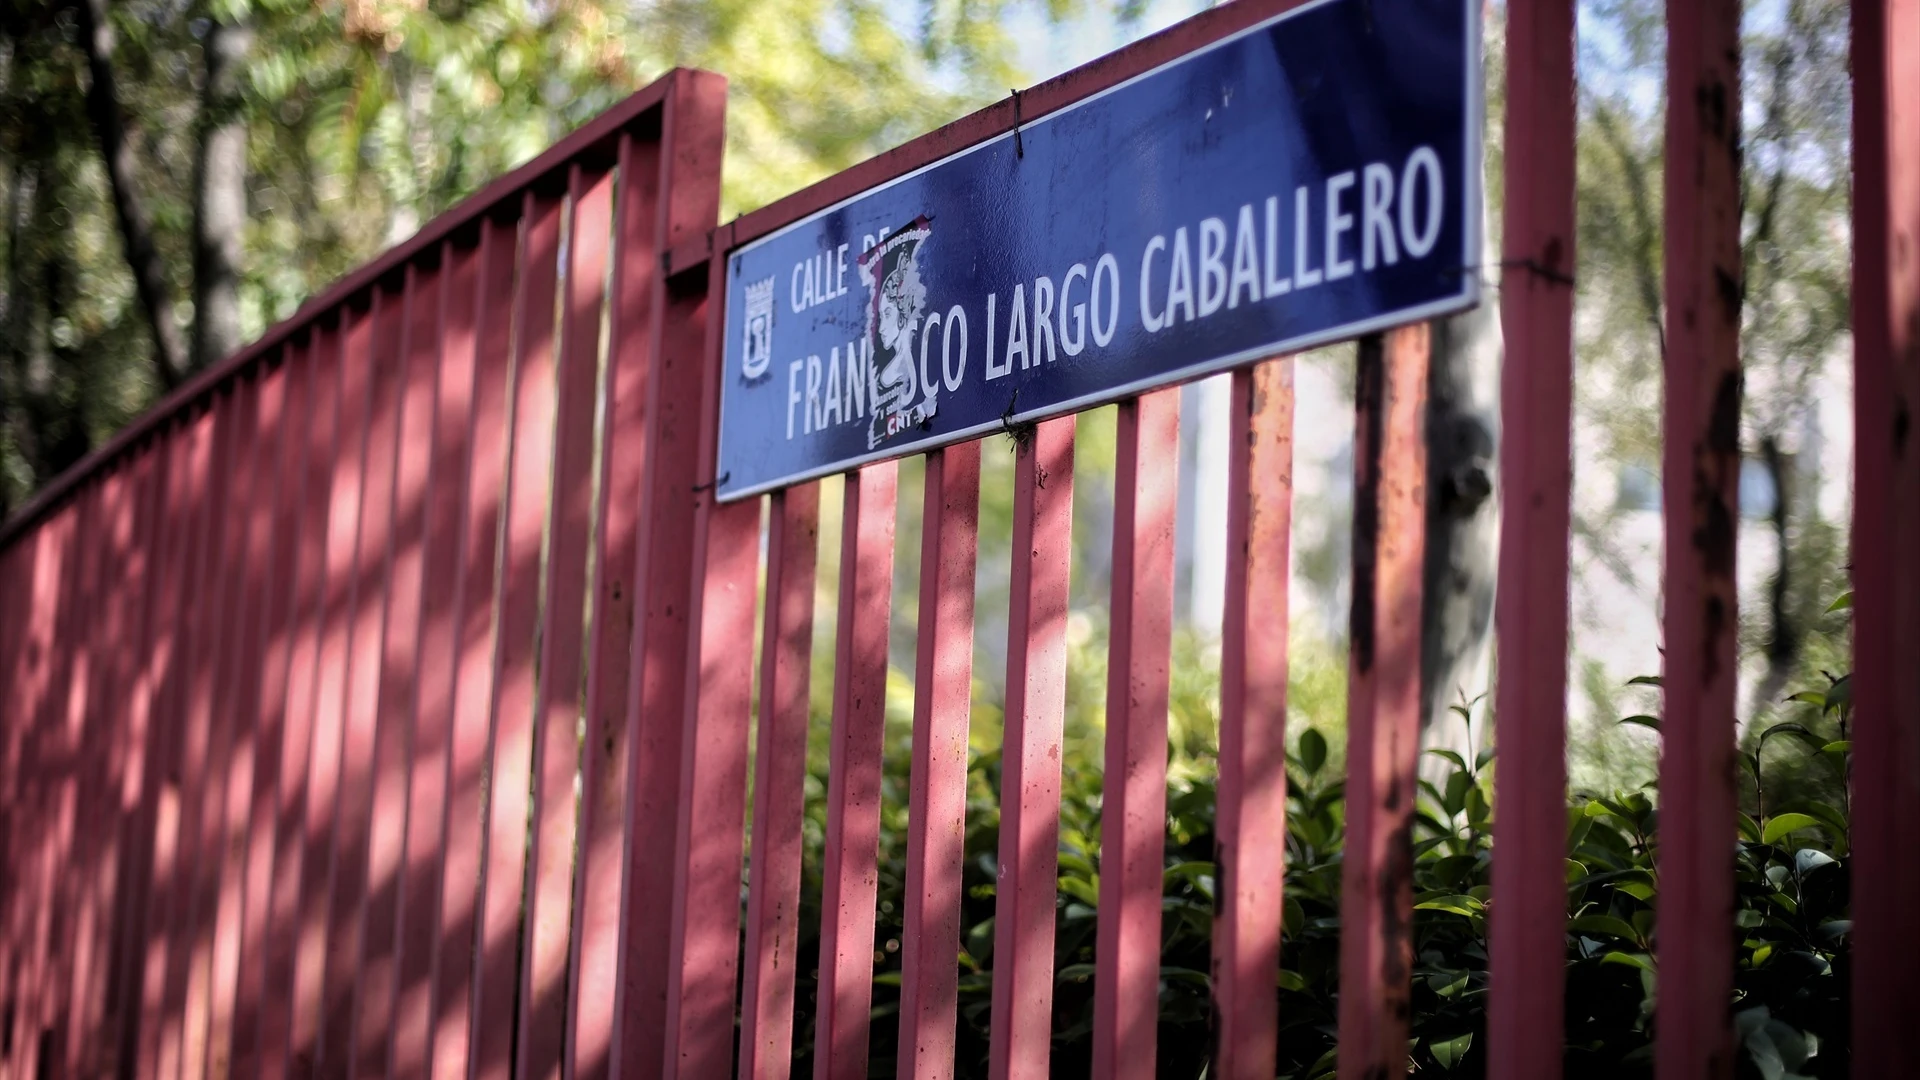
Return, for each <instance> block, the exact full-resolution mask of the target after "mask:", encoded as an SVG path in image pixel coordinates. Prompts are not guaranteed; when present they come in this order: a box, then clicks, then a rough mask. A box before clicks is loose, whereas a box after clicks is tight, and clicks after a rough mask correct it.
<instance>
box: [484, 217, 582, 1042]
mask: <svg viewBox="0 0 1920 1080" xmlns="http://www.w3.org/2000/svg"><path fill="white" fill-rule="evenodd" d="M524 207H525V208H524V210H523V211H522V217H523V218H524V220H525V221H526V228H525V229H524V230H523V232H522V236H521V251H520V259H519V276H518V279H517V280H516V282H515V285H514V300H513V303H514V328H515V331H514V332H515V356H514V374H513V393H514V410H513V449H512V451H511V453H512V457H511V459H510V465H509V475H508V478H507V483H508V487H507V492H506V495H505V496H504V498H505V508H504V510H503V511H502V513H503V515H504V517H505V519H506V520H505V525H504V529H505V532H504V534H503V536H502V542H503V543H504V544H505V548H504V549H503V550H502V552H501V564H500V590H501V591H500V615H499V627H498V630H497V631H496V633H497V634H498V642H499V647H498V651H497V653H496V654H495V660H494V684H493V695H494V696H493V765H492V768H491V769H490V770H489V775H488V788H487V790H488V795H487V818H488V820H487V852H486V859H485V861H484V862H483V863H482V870H481V873H482V877H481V882H482V884H481V890H480V896H481V915H480V944H479V976H480V985H479V995H480V996H479V998H478V1001H477V1004H476V1011H475V1013H474V1026H473V1052H474V1070H475V1071H474V1074H473V1075H474V1080H506V1077H508V1076H509V1075H510V1074H511V1073H512V1071H513V1037H514V998H515V993H516V989H517V986H518V981H519V960H520V917H521V904H522V901H523V894H522V885H523V880H524V876H525V873H526V859H527V814H528V812H529V805H528V790H527V784H528V781H529V778H530V777H531V776H532V770H533V712H534V708H535V706H536V702H535V698H534V693H535V679H536V677H537V672H536V664H537V661H538V656H539V654H538V653H537V652H536V651H535V650H536V649H537V648H538V647H539V639H538V629H539V625H538V624H539V616H540V593H541V585H542V580H541V577H542V575H541V572H540V561H541V560H540V556H541V540H542V536H541V533H542V530H543V529H544V527H545V524H546V520H547V503H548V499H549V497H550V491H549V488H548V480H549V479H550V477H551V473H552V469H553V446H554V392H555V386H554V310H553V309H554V296H555V291H556V290H557V289H558V287H559V282H558V280H557V278H558V274H559V265H558V263H559V257H560V210H561V204H560V200H559V198H557V197H554V196H549V195H536V194H534V193H532V192H529V193H528V194H527V196H526V201H525V204H524Z"/></svg>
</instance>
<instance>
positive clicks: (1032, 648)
mask: <svg viewBox="0 0 1920 1080" xmlns="http://www.w3.org/2000/svg"><path fill="white" fill-rule="evenodd" d="M1074 429H1075V418H1074V416H1072V415H1067V416H1061V417H1056V418H1054V419H1051V420H1044V421H1041V422H1040V423H1039V424H1037V425H1035V426H1034V427H1033V428H1031V429H1030V430H1029V431H1027V432H1025V433H1024V434H1023V435H1022V437H1021V438H1020V439H1019V441H1018V445H1017V448H1016V449H1015V451H1014V463H1013V469H1014V481H1013V483H1014V493H1013V571H1012V575H1011V578H1010V581H1011V585H1010V593H1011V595H1010V597H1009V599H1008V602H1007V706H1006V726H1005V735H1004V737H1003V744H1004V747H1005V749H1004V751H1003V754H1002V757H1001V772H1000V852H999V855H1000V879H999V882H998V885H997V889H996V892H995V895H994V905H993V913H994V920H993V955H994V964H993V1005H992V1009H993V1012H992V1014H991V1018H992V1032H991V1035H990V1038H989V1043H988V1054H989V1057H988V1066H989V1072H988V1075H989V1076H992V1077H993V1078H994V1080H1038V1078H1039V1077H1042V1076H1046V1075H1047V1074H1048V1062H1049V1060H1050V1056H1051V1050H1052V1042H1053V975H1054V970H1053V943H1054V897H1055V896H1056V895H1057V894H1056V892H1055V888H1056V882H1057V880H1058V877H1059V856H1060V852H1059V847H1060V741H1061V728H1062V725H1063V724H1064V722H1065V719H1066V704H1067V702H1066V697H1067V639H1066V631H1067V601H1068V595H1067V585H1068V576H1069V570H1070V564H1071V561H1072V558H1073V434H1074Z"/></svg>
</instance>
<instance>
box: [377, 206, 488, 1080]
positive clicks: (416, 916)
mask: <svg viewBox="0 0 1920 1080" xmlns="http://www.w3.org/2000/svg"><path fill="white" fill-rule="evenodd" d="M478 270H479V266H478V258H477V256H476V253H475V252H474V251H473V249H471V248H459V249H456V248H455V247H454V245H453V244H452V243H451V242H448V243H444V244H442V245H441V246H440V275H441V276H440V282H439V287H438V288H437V289H435V290H434V293H435V299H434V301H433V302H432V304H431V305H430V307H431V309H432V310H431V314H430V315H429V314H426V313H425V312H416V314H417V315H418V316H419V318H417V319H416V320H415V323H414V325H415V330H414V331H413V332H414V333H415V334H416V335H419V336H416V337H415V338H414V339H413V349H412V356H413V359H412V360H410V361H409V362H408V374H409V378H412V377H414V375H415V372H416V371H417V370H418V369H419V368H420V367H431V368H432V370H433V372H434V376H433V381H432V387H431V389H430V391H429V392H430V393H431V394H432V395H433V396H432V399H431V401H430V402H429V403H428V406H427V407H428V408H430V409H431V410H432V418H431V424H432V428H433V433H432V437H431V440H430V443H429V445H428V449H427V453H428V454H429V455H430V458H429V461H428V464H427V470H428V475H429V478H428V480H427V484H426V490H425V492H424V496H423V498H424V502H425V505H424V507H423V509H422V514H423V516H424V520H423V525H422V527H423V529H424V532H423V535H422V537H421V541H420V543H421V559H422V564H421V574H422V578H421V586H420V620H419V621H420V643H419V652H418V656H417V663H418V667H419V676H418V681H417V682H416V683H415V684H414V688H413V700H412V701H411V702H410V704H409V708H410V709H411V710H412V714H413V735H412V742H411V745H410V747H409V750H408V754H407V761H406V763H405V764H404V766H403V767H404V768H405V769H406V770H407V779H406V785H407V807H406V831H405V835H404V837H403V839H402V844H403V847H402V851H401V854H400V862H399V866H398V870H397V872H398V873H399V874H400V875H401V876H402V882H403V883H402V885H401V888H400V897H399V900H400V910H399V917H398V922H397V926H398V934H399V936H398V939H397V940H396V942H395V948H396V950H397V952H398V955H397V957H396V959H395V961H394V964H395V971H396V973H397V976H396V977H397V980H398V981H397V984H396V986H395V993H394V1005H393V1012H392V1019H391V1023H392V1025H393V1035H392V1038H393V1068H392V1070H391V1071H392V1073H393V1075H395V1076H401V1077H423V1076H425V1075H427V1070H428V1066H429V1058H428V1051H429V1049H430V1047H431V1042H430V1040H431V1038H432V1011H433V985H434V975H435V972H436V970H437V964H436V961H437V959H438V957H439V953H440V940H439V931H440V889H441V865H442V859H443V856H442V847H441V845H442V842H443V839H444V837H445V835H446V814H447V752H448V749H449V745H448V737H449V734H450V732H451V728H452V719H453V673H454V665H455V662H456V658H457V655H458V653H457V641H458V638H457V636H456V624H455V610H454V609H455V604H456V601H457V597H458V593H457V590H458V589H459V585H460V551H461V540H462V529H461V521H462V518H461V511H462V507H463V503H464V500H465V496H466V490H467V472H468V469H467V462H468V448H469V445H470V436H471V434H472V430H473V375H474V367H473V357H474V352H473V344H474V342H473V297H474V288H475V281H476V279H477V276H478ZM422 320H426V321H425V323H424V325H423V322H422ZM429 328H430V329H429ZM409 430H412V428H411V421H410V427H409ZM416 437H417V438H421V439H426V435H425V433H424V432H422V433H421V434H420V435H419V436H416Z"/></svg>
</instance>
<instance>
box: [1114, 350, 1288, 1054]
mask: <svg viewBox="0 0 1920 1080" xmlns="http://www.w3.org/2000/svg"><path fill="white" fill-rule="evenodd" d="M1179 442H1180V391H1179V389H1178V388H1170V389H1166V390H1157V391H1155V392H1153V393H1151V394H1144V395H1142V396H1140V397H1137V398H1134V399H1132V400H1130V401H1123V402H1121V403H1120V416H1119V449H1118V455H1117V458H1116V462H1115V468H1114V489H1113V577H1112V580H1111V581H1110V583H1109V584H1110V589H1109V595H1110V597H1111V599H1110V601H1109V610H1110V611H1111V612H1112V631H1111V644H1110V645H1109V646H1108V652H1107V738H1106V760H1105V772H1104V773H1103V776H1104V781H1103V784H1102V790H1103V792H1104V796H1103V797H1102V799H1101V803H1100V919H1099V924H1098V927H1097V930H1096V933H1097V939H1096V944H1095V949H1096V951H1095V954H1094V990H1093V1074H1094V1075H1095V1076H1100V1077H1133V1078H1139V1080H1148V1078H1151V1077H1152V1076H1153V1075H1154V1067H1155V1064H1156V1060H1155V1057H1156V1048H1157V1047H1158V1045H1159V1039H1158V1035H1159V1026H1160V1025H1159V1017H1160V897H1161V876H1162V873H1163V872H1164V870H1165V867H1166V847H1167V844H1166V834H1167V697H1168V685H1169V681H1170V679H1171V677H1172V667H1173V524H1174V504H1175V492H1176V488H1177V487H1178V483H1179V479H1178V477H1179V473H1178V468H1177V466H1178V455H1177V454H1173V453H1169V452H1167V448H1169V447H1173V446H1178V445H1179ZM1281 610H1282V611H1283V612H1284V611H1285V609H1284V608H1282V609H1281ZM1272 615H1273V613H1272V612H1268V616H1269V617H1270V618H1271V617H1272ZM1281 621H1282V622H1283V623H1284V622H1285V620H1284V618H1283V619H1281Z"/></svg>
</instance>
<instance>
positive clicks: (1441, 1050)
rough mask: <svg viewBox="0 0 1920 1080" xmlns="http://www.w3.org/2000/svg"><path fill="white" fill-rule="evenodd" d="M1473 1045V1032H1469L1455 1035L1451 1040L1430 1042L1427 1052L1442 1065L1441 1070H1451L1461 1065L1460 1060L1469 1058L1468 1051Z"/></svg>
mask: <svg viewBox="0 0 1920 1080" xmlns="http://www.w3.org/2000/svg"><path fill="white" fill-rule="evenodd" d="M1472 1045H1473V1032H1471V1031H1469V1032H1467V1033H1466V1034H1465V1035H1455V1036H1454V1037H1453V1038H1451V1039H1446V1040H1443V1041H1440V1042H1430V1043H1428V1044H1427V1051H1428V1052H1429V1053H1431V1054H1432V1055H1433V1060H1435V1061H1437V1062H1439V1063H1440V1067H1441V1068H1443V1069H1451V1068H1453V1067H1454V1066H1456V1065H1458V1064H1460V1059H1461V1058H1464V1057H1466V1056H1467V1049H1468V1048H1469V1047H1471V1046H1472Z"/></svg>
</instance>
